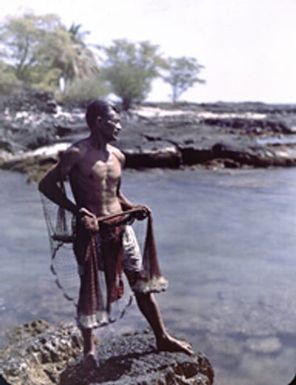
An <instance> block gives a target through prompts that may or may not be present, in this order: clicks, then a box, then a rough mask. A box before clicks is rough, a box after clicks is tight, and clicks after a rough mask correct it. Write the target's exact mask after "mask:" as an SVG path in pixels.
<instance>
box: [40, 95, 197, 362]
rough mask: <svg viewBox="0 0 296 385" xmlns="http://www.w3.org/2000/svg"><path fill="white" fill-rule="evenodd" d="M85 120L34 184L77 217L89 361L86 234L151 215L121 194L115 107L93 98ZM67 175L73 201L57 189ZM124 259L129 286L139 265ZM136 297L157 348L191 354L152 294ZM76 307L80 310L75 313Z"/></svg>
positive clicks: (91, 351) (83, 322)
mask: <svg viewBox="0 0 296 385" xmlns="http://www.w3.org/2000/svg"><path fill="white" fill-rule="evenodd" d="M86 121H87V124H88V127H89V129H90V135H89V136H88V137H87V138H85V139H83V140H81V141H79V142H77V143H75V144H73V145H72V146H71V147H70V148H69V149H68V150H67V151H66V152H65V153H64V154H63V155H62V156H61V159H60V160H59V162H58V163H57V165H56V166H54V167H53V168H52V169H51V170H50V171H49V172H48V173H47V174H46V175H45V177H44V178H43V179H42V180H41V182H40V183H39V190H40V191H41V192H42V193H43V194H44V195H45V196H46V197H47V198H49V199H50V200H52V201H53V202H55V203H56V204H57V205H59V206H60V207H62V208H64V209H66V210H69V211H70V212H72V213H73V214H74V215H75V216H76V218H77V230H76V231H77V233H76V240H75V242H74V252H75V255H76V258H77V261H78V264H79V265H80V267H81V268H82V276H81V288H80V298H79V303H78V325H79V327H80V329H81V333H82V337H83V341H84V357H85V359H86V360H90V359H93V360H94V353H95V346H94V338H93V332H92V329H93V327H95V326H97V325H96V321H95V320H94V319H93V318H91V317H90V316H87V315H86V316H84V313H85V314H88V313H87V311H84V310H83V309H84V308H85V306H84V305H85V303H84V302H87V301H88V298H87V295H88V294H87V290H88V289H87V288H85V287H86V285H87V284H88V283H87V279H83V270H84V271H86V269H88V267H87V263H89V261H90V260H91V258H90V257H89V258H88V259H87V257H86V254H87V253H88V254H91V253H93V254H96V250H94V248H92V247H90V248H88V245H89V243H90V242H89V241H90V240H91V239H94V238H93V237H92V235H91V234H96V233H98V232H99V230H100V225H99V221H98V218H101V217H106V216H110V215H113V214H120V213H121V212H123V211H126V210H130V209H134V208H137V209H138V213H137V216H138V219H143V218H144V217H146V216H147V215H149V214H150V210H149V209H148V208H147V207H145V206H135V205H133V204H132V203H130V202H129V201H128V199H127V198H126V197H125V196H124V195H123V193H122V192H121V190H120V180H121V171H122V167H123V165H124V161H125V159H124V155H123V154H122V153H121V151H119V149H117V148H116V147H114V146H112V145H111V144H110V142H113V141H115V140H116V139H117V137H118V134H119V133H120V131H121V123H120V117H119V114H118V112H117V111H116V109H115V108H114V107H113V106H112V105H110V104H109V103H107V102H105V101H102V100H95V101H93V102H92V103H90V104H89V105H88V107H87V112H86ZM67 176H68V177H69V180H70V186H71V189H72V192H73V196H74V199H75V203H74V202H72V201H71V200H69V199H68V198H67V196H66V195H65V193H64V192H63V190H62V189H61V187H60V181H61V180H64V179H65V177H67ZM126 231H127V230H126V227H124V230H123V232H122V233H121V235H123V238H124V237H128V238H130V237H132V246H133V247H132V250H133V251H132V254H137V251H136V249H137V246H135V240H133V237H134V235H133V234H132V233H131V234H126ZM120 239H122V238H120ZM96 247H97V246H95V248H96ZM114 247H115V246H114ZM121 247H122V245H121ZM123 247H125V246H124V245H123ZM112 249H113V247H112V246H111V247H109V249H108V250H107V253H110V255H111V254H112V252H113V251H114V250H112ZM125 258H126V259H127V260H125V261H124V270H125V273H126V275H127V278H128V280H129V282H130V284H131V286H132V287H133V284H135V280H136V279H137V275H140V274H141V271H140V267H139V266H140V263H141V261H140V260H139V256H138V255H131V253H130V251H129V253H127V257H125ZM107 260H108V258H107ZM106 262H108V261H106ZM90 269H91V267H90ZM95 269H97V265H95ZM84 274H86V273H84ZM135 297H136V301H137V304H138V306H139V308H140V310H141V312H142V313H143V315H144V316H145V318H146V319H147V321H148V322H149V324H150V326H151V327H152V330H153V332H154V334H155V338H156V344H157V348H158V349H159V350H165V351H183V352H185V353H187V354H192V353H193V351H192V348H191V347H190V345H189V344H188V343H186V342H184V341H180V340H177V339H175V338H173V337H172V336H170V335H169V333H168V332H167V330H166V328H165V326H164V323H163V321H162V318H161V315H160V312H159V309H158V306H157V303H156V301H155V299H154V296H153V294H152V293H150V292H147V291H146V292H140V291H136V292H135ZM79 308H80V309H82V310H81V311H80V313H79Z"/></svg>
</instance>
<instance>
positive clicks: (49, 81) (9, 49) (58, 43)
mask: <svg viewBox="0 0 296 385" xmlns="http://www.w3.org/2000/svg"><path fill="white" fill-rule="evenodd" d="M76 33H77V31H76ZM79 36H80V37H81V35H79ZM0 55H1V57H2V59H3V61H5V62H6V63H9V64H10V66H11V67H12V68H13V69H14V74H15V76H16V78H17V79H18V80H20V81H21V82H23V84H26V85H27V84H28V85H31V86H36V87H42V88H47V89H55V88H56V87H57V86H58V82H59V79H60V78H61V77H64V78H65V80H72V79H74V78H75V77H77V76H82V74H86V73H87V75H89V74H90V73H93V72H95V70H96V71H97V64H96V60H95V58H94V55H93V54H92V52H91V51H90V50H89V49H88V48H87V46H86V45H85V44H84V43H83V44H82V40H79V39H75V38H74V37H73V31H71V30H67V28H66V27H65V26H64V25H63V24H62V22H61V20H60V18H59V17H58V16H56V15H52V14H48V15H42V16H37V15H34V14H32V13H27V14H24V15H22V16H20V17H8V18H7V19H6V20H5V21H4V22H3V23H2V24H1V25H0ZM90 58H91V59H92V62H91V65H90V64H89V63H90ZM86 62H87V64H86ZM82 67H83V70H82V69H81V68H82Z"/></svg>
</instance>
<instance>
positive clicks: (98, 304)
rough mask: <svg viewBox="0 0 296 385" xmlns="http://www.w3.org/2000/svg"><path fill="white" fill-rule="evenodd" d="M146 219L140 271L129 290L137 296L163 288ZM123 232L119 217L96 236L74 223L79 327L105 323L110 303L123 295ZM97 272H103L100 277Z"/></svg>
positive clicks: (108, 317) (104, 224) (162, 280)
mask: <svg viewBox="0 0 296 385" xmlns="http://www.w3.org/2000/svg"><path fill="white" fill-rule="evenodd" d="M123 215H124V213H123ZM146 220H147V225H146V226H147V228H146V237H145V244H144V251H143V258H142V266H141V271H140V274H138V275H137V279H136V281H135V282H133V284H132V289H133V291H135V292H141V293H148V292H160V291H163V290H165V289H166V288H167V280H166V279H165V278H164V277H162V275H161V272H160V268H159V263H158V258H157V253H156V245H155V239H154V233H153V226H152V217H151V216H149V217H148V218H147V219H146ZM125 230H126V226H125V224H124V223H123V220H122V218H120V217H119V218H116V219H112V220H109V221H106V222H105V221H104V222H103V223H100V227H99V232H98V233H93V232H89V231H87V230H86V229H85V228H84V226H83V224H82V223H81V221H80V220H79V219H78V220H77V226H76V235H75V240H74V252H75V256H76V259H77V262H78V265H79V267H80V269H81V270H80V272H81V275H80V278H81V284H80V292H79V300H78V306H77V316H78V317H77V318H78V324H79V325H80V326H81V327H85V328H92V327H96V326H99V325H100V324H105V323H108V322H109V320H110V312H111V305H112V303H113V302H114V301H117V300H119V299H120V298H121V297H122V296H123V293H124V285H123V279H122V273H123V257H124V242H123V235H124V232H125ZM98 272H103V275H102V274H98Z"/></svg>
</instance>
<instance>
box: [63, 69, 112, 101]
mask: <svg viewBox="0 0 296 385" xmlns="http://www.w3.org/2000/svg"><path fill="white" fill-rule="evenodd" d="M107 93H108V89H107V87H106V85H105V84H104V83H103V81H102V80H101V79H100V78H98V76H94V75H93V76H91V77H88V78H82V79H79V78H77V79H75V80H73V81H72V82H70V83H68V85H67V86H66V88H65V91H64V92H63V93H61V92H58V93H57V94H56V98H57V100H58V101H59V102H64V103H67V104H72V105H77V104H80V103H87V102H89V101H91V100H93V99H98V98H101V97H103V96H106V95H107Z"/></svg>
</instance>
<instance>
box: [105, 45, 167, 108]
mask: <svg viewBox="0 0 296 385" xmlns="http://www.w3.org/2000/svg"><path fill="white" fill-rule="evenodd" d="M100 49H101V50H102V51H103V53H104V54H105V60H104V61H103V63H102V69H101V70H102V76H103V78H104V79H106V80H107V81H108V83H109V84H110V88H111V91H112V92H113V93H114V94H116V95H117V96H119V97H120V98H121V100H122V106H123V109H124V110H128V109H129V108H130V106H131V104H132V103H134V102H141V101H143V100H144V99H145V98H146V97H147V95H148V93H149V91H150V89H151V83H152V80H153V79H154V78H156V77H157V76H159V69H160V68H163V67H164V65H165V61H164V59H163V58H162V56H161V54H160V53H159V52H158V50H159V47H158V46H157V45H153V44H151V43H150V42H148V41H142V42H139V43H132V42H129V41H127V40H126V39H119V40H114V41H113V43H112V45H111V46H109V47H100Z"/></svg>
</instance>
